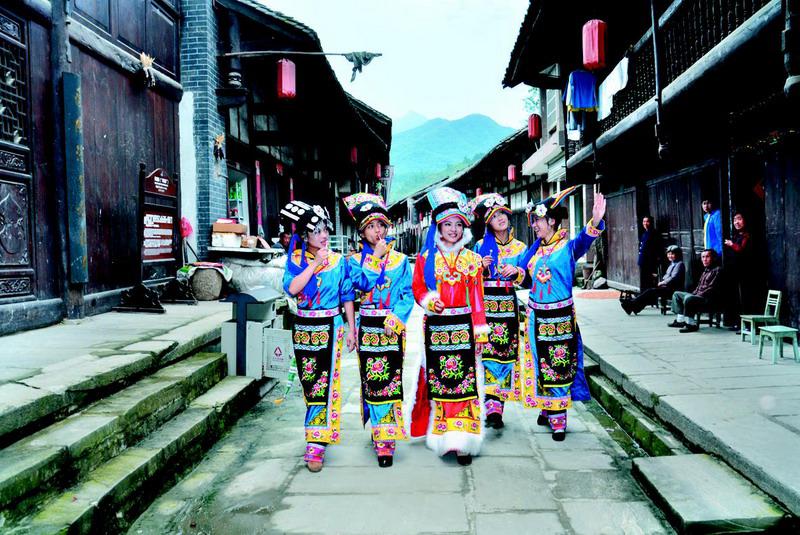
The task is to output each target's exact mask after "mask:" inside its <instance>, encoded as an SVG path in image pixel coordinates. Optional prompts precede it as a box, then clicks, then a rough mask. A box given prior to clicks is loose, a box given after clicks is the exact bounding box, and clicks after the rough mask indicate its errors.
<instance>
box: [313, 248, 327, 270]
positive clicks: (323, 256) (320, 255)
mask: <svg viewBox="0 0 800 535" xmlns="http://www.w3.org/2000/svg"><path fill="white" fill-rule="evenodd" d="M329 254H330V251H329V250H328V249H319V250H318V251H317V254H315V255H314V261H313V262H312V265H313V266H314V267H315V268H317V267H319V266H324V265H327V263H328V255H329Z"/></svg>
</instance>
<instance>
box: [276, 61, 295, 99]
mask: <svg viewBox="0 0 800 535" xmlns="http://www.w3.org/2000/svg"><path fill="white" fill-rule="evenodd" d="M296 96H297V83H296V79H295V69H294V62H293V61H291V60H288V59H281V60H278V98H294V97H296Z"/></svg>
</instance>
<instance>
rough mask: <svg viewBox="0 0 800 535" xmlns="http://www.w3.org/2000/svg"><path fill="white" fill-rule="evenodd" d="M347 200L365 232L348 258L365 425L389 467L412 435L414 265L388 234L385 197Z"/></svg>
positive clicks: (360, 196)
mask: <svg viewBox="0 0 800 535" xmlns="http://www.w3.org/2000/svg"><path fill="white" fill-rule="evenodd" d="M344 203H345V205H346V206H347V209H348V210H349V211H350V215H352V216H353V218H354V219H355V220H356V224H357V225H358V232H359V234H360V235H361V252H358V253H356V254H354V255H353V256H351V257H350V260H349V264H350V266H349V269H350V277H351V279H352V281H353V286H354V287H355V288H356V289H357V290H360V291H362V292H363V296H362V299H361V306H360V308H359V321H358V323H359V327H358V357H359V370H360V372H361V402H362V407H361V414H362V419H363V423H364V425H366V423H367V421H369V422H370V424H371V426H372V442H373V446H374V448H375V453H376V454H377V455H378V465H379V466H381V467H389V466H392V461H393V456H394V449H395V441H396V440H405V439H406V438H407V434H406V430H405V425H404V424H403V412H402V405H403V356H404V353H405V331H406V323H407V322H408V318H409V316H410V315H411V310H412V309H413V308H414V294H413V293H412V291H411V266H410V265H409V262H408V257H406V255H404V254H402V253H400V252H398V251H395V250H394V249H393V248H392V246H391V240H387V238H386V234H387V233H388V230H389V215H388V212H387V211H386V204H385V203H384V201H383V198H382V197H381V196H380V195H375V194H371V193H356V194H355V195H351V196H349V197H346V198H345V199H344ZM387 242H389V243H387Z"/></svg>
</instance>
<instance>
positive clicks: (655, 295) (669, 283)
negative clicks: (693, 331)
mask: <svg viewBox="0 0 800 535" xmlns="http://www.w3.org/2000/svg"><path fill="white" fill-rule="evenodd" d="M667 258H668V259H669V267H668V268H667V272H666V273H665V274H664V278H662V279H661V280H660V281H659V283H658V285H657V286H656V287H655V288H648V289H646V290H645V291H643V292H642V293H640V294H639V295H638V296H636V297H634V298H633V299H626V300H624V301H622V302H621V303H620V304H621V305H622V309H623V310H624V311H625V312H626V313H627V314H628V315H630V313H631V312H633V313H634V314H638V313H639V312H641V311H642V309H644V307H646V306H647V305H655V304H657V303H658V299H659V298H660V297H663V298H665V299H666V298H671V297H672V294H673V292H677V291H683V289H684V288H685V282H684V279H685V277H686V266H685V265H684V264H683V252H682V251H681V248H680V247H678V246H677V245H670V246H669V247H667Z"/></svg>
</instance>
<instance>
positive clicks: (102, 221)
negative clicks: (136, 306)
mask: <svg viewBox="0 0 800 535" xmlns="http://www.w3.org/2000/svg"><path fill="white" fill-rule="evenodd" d="M58 6H59V4H56V9H57V8H58ZM70 7H71V11H70V12H69V13H68V14H67V15H66V16H67V19H66V21H65V22H68V24H64V23H59V22H58V20H59V19H58V17H54V16H53V11H52V9H53V8H52V7H51V5H50V3H49V2H45V1H42V0H25V1H23V0H18V1H12V2H10V3H3V6H0V72H2V73H3V76H2V77H0V78H2V79H0V109H2V110H4V111H3V113H1V114H0V117H2V121H1V122H0V125H1V127H0V202H3V199H6V200H5V202H3V204H2V206H1V207H0V215H2V225H1V226H0V228H1V229H2V230H0V242H2V246H0V316H2V317H3V318H4V319H8V320H9V321H4V322H2V323H3V326H2V328H0V333H5V332H12V331H14V330H18V329H26V328H32V327H36V326H40V325H42V324H47V323H52V322H54V321H58V320H59V319H60V318H61V317H64V316H65V315H67V314H69V315H70V316H77V317H80V316H81V315H84V314H94V313H98V312H102V311H105V310H107V309H108V308H109V307H110V306H111V305H113V304H115V302H116V299H117V293H118V291H119V290H120V289H123V288H125V287H129V286H131V285H132V284H134V283H136V282H138V273H139V271H138V270H139V267H138V265H137V264H136V260H134V259H138V256H139V255H138V248H139V247H140V244H139V240H138V236H137V235H136V229H137V224H138V221H137V219H138V214H137V212H138V190H139V186H138V169H139V163H140V162H144V163H145V165H146V166H147V167H148V168H154V167H163V168H165V169H168V170H171V171H173V172H174V171H177V165H178V154H177V151H178V138H177V135H178V132H177V102H178V101H179V100H180V97H181V90H180V85H179V80H178V75H177V72H178V67H179V65H178V58H179V54H178V43H179V39H180V35H179V27H178V24H177V21H178V19H179V16H180V13H179V6H178V5H177V2H176V1H174V0H147V1H145V0H94V1H90V0H75V1H74V2H72V3H70ZM59 30H60V31H63V32H65V34H66V36H67V38H68V39H69V45H68V46H65V47H64V49H63V51H62V50H59V49H57V50H52V49H51V47H53V46H54V45H53V43H57V44H58V39H57V38H55V37H54V36H55V35H56V32H57V31H59ZM58 46H59V47H60V46H61V45H58ZM142 51H144V52H146V53H148V54H149V55H151V56H153V57H155V58H156V62H155V70H156V73H155V78H156V84H155V87H152V88H147V87H145V84H144V83H143V78H142V75H141V71H140V66H139V53H140V52H142ZM62 52H63V55H64V56H66V59H65V60H63V61H61V62H60V63H51V57H58V54H59V53H62ZM64 72H69V73H73V74H75V75H77V76H78V77H79V80H80V91H81V93H80V98H81V100H80V102H81V103H82V104H81V109H80V110H79V112H78V113H79V116H80V123H81V124H80V127H82V133H83V145H82V146H81V153H82V157H79V158H78V159H80V160H81V163H82V165H83V175H82V177H81V178H82V180H81V181H79V182H75V183H73V184H65V183H64V182H62V179H61V178H60V176H59V171H58V170H59V169H63V167H62V166H63V162H64V160H67V159H70V158H73V154H71V153H68V154H65V153H64V152H65V148H64V146H63V144H61V143H59V142H58V140H63V136H60V135H59V130H60V129H62V128H63V122H64V115H63V106H64V105H65V103H64V102H60V101H58V100H56V99H58V98H59V96H61V95H62V93H61V79H60V78H61V75H62V73H64ZM54 100H56V102H54ZM66 105H67V106H68V105H69V103H66ZM54 141H56V143H54ZM67 186H68V187H69V188H73V190H74V188H82V193H83V196H84V198H85V218H86V220H85V229H86V230H85V235H84V236H80V235H74V232H73V235H72V236H70V235H68V231H67V229H69V228H70V222H69V218H70V217H75V216H74V214H73V213H72V212H74V209H75V207H73V206H67V205H66V190H67ZM75 228H77V227H75ZM70 240H72V241H73V242H80V243H81V244H82V245H83V250H84V251H85V253H84V254H85V259H84V261H85V262H86V264H87V267H88V277H87V280H85V281H82V282H78V283H75V280H74V277H71V276H70V271H69V268H68V265H69V264H68V262H69V261H73V260H75V259H74V258H72V259H70V258H68V253H67V251H68V250H69V246H68V244H69V243H70ZM12 318H13V319H12Z"/></svg>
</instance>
